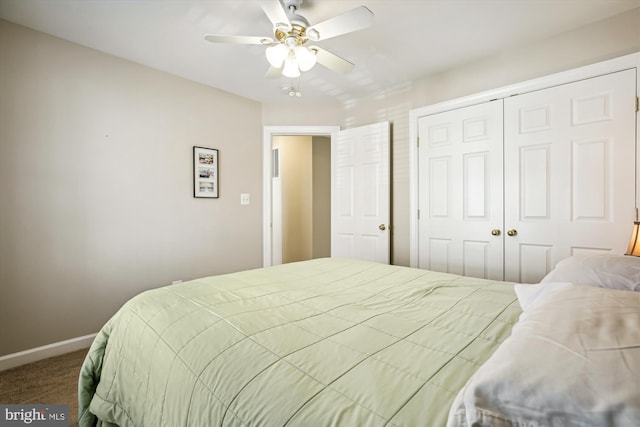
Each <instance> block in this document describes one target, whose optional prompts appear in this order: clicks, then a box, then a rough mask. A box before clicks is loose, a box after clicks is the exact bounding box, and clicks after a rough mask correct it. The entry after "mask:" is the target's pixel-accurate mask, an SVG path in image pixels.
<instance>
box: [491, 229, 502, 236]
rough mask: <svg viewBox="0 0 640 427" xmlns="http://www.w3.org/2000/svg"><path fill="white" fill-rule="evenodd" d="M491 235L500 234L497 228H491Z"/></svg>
mask: <svg viewBox="0 0 640 427" xmlns="http://www.w3.org/2000/svg"><path fill="white" fill-rule="evenodd" d="M491 235H492V236H499V235H500V230H498V229H497V228H494V229H493V230H491Z"/></svg>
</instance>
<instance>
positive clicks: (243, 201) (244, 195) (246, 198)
mask: <svg viewBox="0 0 640 427" xmlns="http://www.w3.org/2000/svg"><path fill="white" fill-rule="evenodd" d="M249 203H251V199H250V197H249V194H248V193H241V194H240V204H241V205H248V204H249Z"/></svg>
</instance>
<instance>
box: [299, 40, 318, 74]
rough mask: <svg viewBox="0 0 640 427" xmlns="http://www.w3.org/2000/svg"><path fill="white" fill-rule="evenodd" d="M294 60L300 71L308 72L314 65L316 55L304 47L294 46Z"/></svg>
mask: <svg viewBox="0 0 640 427" xmlns="http://www.w3.org/2000/svg"><path fill="white" fill-rule="evenodd" d="M295 52H296V60H297V61H298V66H299V67H300V71H309V70H310V69H312V68H313V66H314V65H316V55H315V54H314V53H313V52H311V51H310V50H309V49H307V48H306V47H304V46H296V47H295Z"/></svg>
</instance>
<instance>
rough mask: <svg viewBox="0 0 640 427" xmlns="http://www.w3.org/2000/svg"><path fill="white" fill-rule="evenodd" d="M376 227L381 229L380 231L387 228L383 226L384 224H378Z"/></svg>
mask: <svg viewBox="0 0 640 427" xmlns="http://www.w3.org/2000/svg"><path fill="white" fill-rule="evenodd" d="M378 228H379V229H380V230H382V231H384V230H386V229H387V227H385V226H384V224H380V225H379V226H378Z"/></svg>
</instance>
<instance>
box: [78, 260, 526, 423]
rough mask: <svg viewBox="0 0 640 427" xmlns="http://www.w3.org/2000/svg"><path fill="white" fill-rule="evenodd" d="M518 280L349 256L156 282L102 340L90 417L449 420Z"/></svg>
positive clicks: (85, 401)
mask: <svg viewBox="0 0 640 427" xmlns="http://www.w3.org/2000/svg"><path fill="white" fill-rule="evenodd" d="M520 313H521V310H520V306H519V305H518V301H517V299H516V295H515V293H514V291H513V284H510V283H505V282H492V281H487V280H480V279H473V278H467V277H460V276H455V275H450V274H444V273H434V272H430V271H425V270H419V269H412V268H406V267H398V266H389V265H382V264H375V263H370V262H365V261H355V260H345V259H318V260H312V261H305V262H299V263H293V264H286V265H280V266H275V267H269V268H265V269H256V270H250V271H245V272H239V273H233V274H226V275H221V276H213V277H207V278H203V279H198V280H194V281H191V282H185V283H182V284H179V285H172V286H167V287H164V288H159V289H155V290H151V291H147V292H144V293H142V294H140V295H138V296H136V297H135V298H133V299H131V300H130V301H129V302H127V303H126V304H125V305H124V306H123V307H122V308H121V309H120V310H119V311H118V312H117V313H116V314H115V315H114V316H113V318H112V319H111V320H110V321H109V322H108V323H107V324H106V325H105V326H104V327H103V328H102V330H101V331H100V332H99V334H98V336H97V337H96V339H95V341H94V343H93V345H92V347H91V349H90V351H89V353H88V355H87V358H86V360H85V363H84V365H83V367H82V370H81V373H80V379H79V404H80V408H79V414H80V426H90V425H95V423H96V422H97V419H96V417H97V418H98V419H99V420H101V422H103V423H104V425H109V423H113V424H117V425H120V426H171V427H173V426H176V427H177V426H241V425H243V426H244V425H247V426H249V425H251V426H282V425H290V426H328V425H343V426H378V425H380V426H382V425H389V426H430V427H431V426H444V425H445V424H446V420H447V415H448V412H449V408H450V406H451V403H452V401H453V399H454V397H455V395H456V393H457V392H458V391H459V390H460V389H461V388H462V386H463V385H464V384H465V382H466V381H467V379H468V378H469V377H470V376H471V374H472V373H473V372H474V371H475V370H476V369H477V368H478V367H479V366H480V365H481V364H482V363H484V362H485V360H486V359H487V358H488V357H489V355H490V354H492V353H493V351H494V350H495V349H496V348H497V346H498V345H499V343H501V342H502V341H503V340H504V339H505V338H506V337H507V336H509V334H510V332H511V328H512V326H513V325H514V324H515V323H516V321H517V319H518V316H519V315H520Z"/></svg>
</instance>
